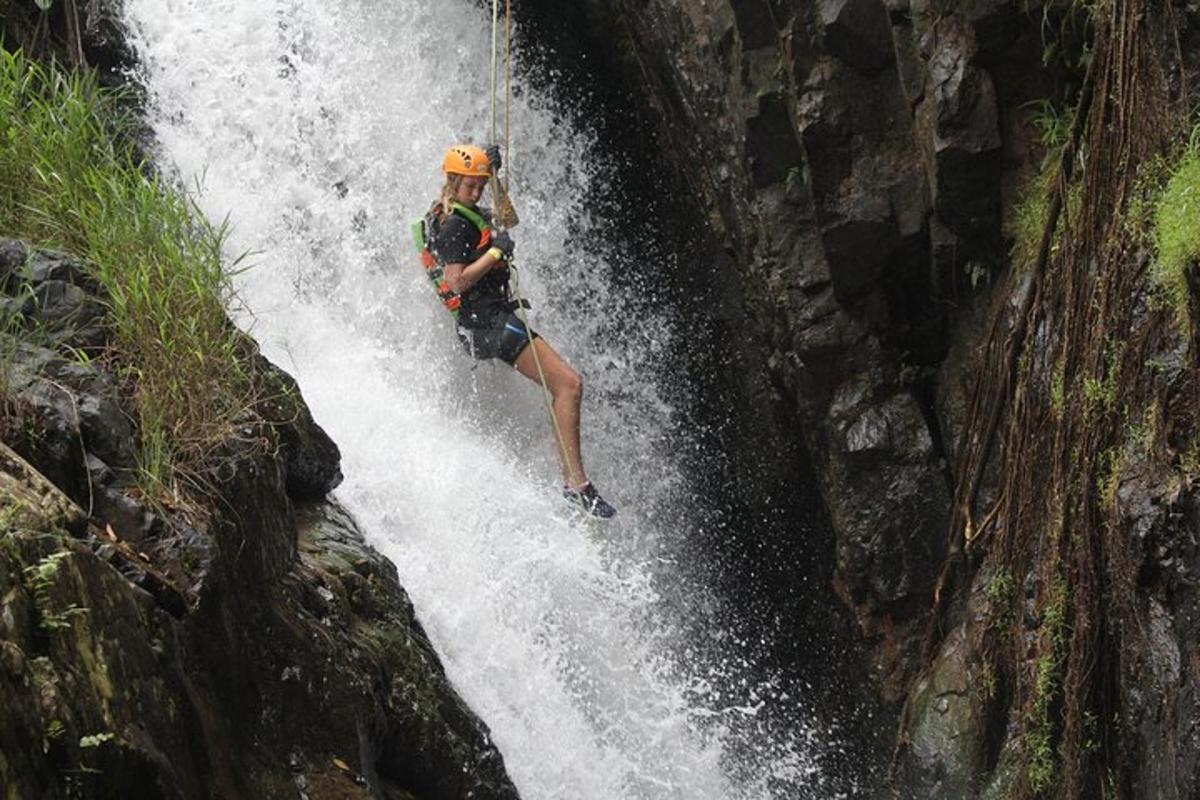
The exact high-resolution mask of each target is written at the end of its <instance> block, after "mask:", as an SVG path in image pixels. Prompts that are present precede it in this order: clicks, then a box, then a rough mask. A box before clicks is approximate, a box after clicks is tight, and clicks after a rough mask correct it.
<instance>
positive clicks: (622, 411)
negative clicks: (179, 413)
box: [125, 0, 832, 800]
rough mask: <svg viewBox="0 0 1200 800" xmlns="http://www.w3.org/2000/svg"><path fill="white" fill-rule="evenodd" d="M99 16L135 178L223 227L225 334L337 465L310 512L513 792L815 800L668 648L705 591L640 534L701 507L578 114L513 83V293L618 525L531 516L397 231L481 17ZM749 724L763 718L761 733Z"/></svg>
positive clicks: (504, 401) (535, 466)
mask: <svg viewBox="0 0 1200 800" xmlns="http://www.w3.org/2000/svg"><path fill="white" fill-rule="evenodd" d="M125 13H126V15H127V22H128V24H129V26H130V29H131V31H132V36H133V40H134V44H135V46H136V48H137V50H138V53H139V58H140V61H141V67H140V69H141V75H140V78H141V80H142V81H143V82H144V84H145V86H146V88H147V90H148V96H147V106H148V114H149V122H150V124H151V126H152V128H153V130H154V133H155V136H156V139H157V147H158V156H159V159H160V161H161V163H162V165H163V167H164V168H167V169H173V170H175V171H176V172H177V174H178V177H179V179H180V181H181V183H183V184H184V185H186V186H187V187H189V188H190V190H191V191H193V193H194V194H195V197H196V200H197V203H198V204H199V206H200V208H201V209H202V210H203V212H204V213H205V214H207V215H208V216H209V217H210V218H212V219H213V220H216V221H219V220H221V219H225V218H228V220H229V225H230V231H231V234H230V238H229V241H228V248H229V252H228V255H229V259H230V262H231V263H233V261H234V260H235V259H236V258H238V257H244V258H243V259H242V261H240V262H238V263H239V265H240V266H242V267H245V269H244V271H242V272H240V273H239V274H238V276H237V281H236V283H237V289H238V296H239V303H240V306H241V308H240V310H239V312H238V313H239V315H240V316H239V322H240V323H241V324H242V325H243V326H244V327H246V328H247V329H248V330H249V331H250V332H251V333H252V334H253V335H254V336H255V338H257V339H258V341H259V342H260V343H261V345H262V347H263V350H264V352H265V354H266V355H267V356H268V357H269V358H271V359H272V360H273V361H275V362H276V363H278V364H279V365H280V366H282V367H283V368H285V369H287V370H288V371H289V372H291V373H292V374H293V375H294V376H295V377H296V378H297V380H298V381H299V384H300V387H301V390H302V392H303V393H304V396H305V399H306V400H307V401H308V403H309V405H310V406H311V408H312V410H313V413H314V415H315V417H316V419H317V420H318V422H320V423H321V424H322V425H323V426H324V427H325V428H326V430H328V431H329V433H330V434H331V435H332V436H333V438H334V439H335V440H336V441H337V442H338V444H339V445H340V447H341V449H342V453H343V471H344V473H345V475H346V480H345V483H344V484H343V485H342V486H341V487H340V488H339V489H338V490H337V492H336V496H337V498H338V499H339V500H340V501H341V502H342V503H344V504H345V505H346V506H347V507H348V508H349V509H350V510H351V511H352V512H353V513H354V515H355V516H356V517H357V519H358V520H359V522H360V524H361V526H362V527H363V529H364V530H365V531H366V533H367V535H368V537H369V538H370V540H371V542H372V543H373V544H374V545H375V546H376V547H377V548H379V549H380V550H381V551H382V552H383V553H385V554H386V555H387V556H388V557H389V558H391V559H392V560H393V561H394V562H395V564H396V566H397V568H398V570H399V574H400V579H401V582H402V583H403V585H404V586H405V588H406V589H407V591H408V592H409V594H410V596H411V598H412V600H413V603H414V605H415V607H416V610H417V613H418V616H419V618H420V619H421V621H422V623H423V624H424V626H425V628H426V630H427V631H428V633H429V635H430V638H431V640H432V641H433V644H434V646H435V647H436V649H437V651H438V652H439V654H440V655H441V657H442V659H443V662H444V664H445V666H446V669H447V672H448V674H449V676H450V678H451V679H452V681H453V682H454V684H455V686H456V687H457V688H458V690H459V692H460V693H461V694H462V695H463V696H464V698H465V699H466V700H467V702H468V703H469V704H470V705H471V706H472V708H474V709H475V710H476V712H478V713H479V715H480V716H481V717H482V718H483V720H484V721H485V722H486V723H487V724H488V726H489V727H490V729H491V731H492V734H493V737H494V740H495V742H496V743H497V745H498V747H499V748H500V750H501V752H502V753H503V755H504V758H505V762H506V764H507V767H508V770H509V772H510V774H511V775H512V777H513V779H514V781H515V782H516V784H517V786H518V787H519V789H520V791H521V793H522V796H523V797H525V798H527V800H541V799H543V798H564V799H569V800H581V799H588V798H595V800H613V799H614V798H647V799H649V798H654V799H655V800H658V799H660V798H662V799H666V798H678V800H704V799H706V798H711V799H712V800H729V799H730V798H746V799H747V800H751V799H755V800H756V799H757V798H769V797H779V798H796V797H814V798H816V797H820V798H827V797H830V796H832V792H831V791H830V790H829V789H828V788H825V786H826V785H825V783H824V781H825V777H824V776H823V774H822V770H821V767H820V763H821V761H820V757H821V752H822V750H823V749H824V748H827V747H829V746H830V745H829V744H828V742H827V740H828V738H829V737H828V731H825V730H823V729H822V726H821V725H819V724H817V723H815V722H813V723H811V724H809V723H808V722H806V721H805V720H808V719H810V717H809V715H808V714H807V712H806V711H805V710H804V702H803V699H802V698H799V697H796V696H794V695H790V696H789V695H788V694H785V693H783V692H781V691H775V690H773V688H772V686H770V685H769V683H768V684H762V683H761V682H760V683H756V682H755V681H754V680H753V679H750V678H748V677H746V676H747V674H748V672H747V659H748V658H749V656H747V655H746V654H745V653H743V652H742V650H741V649H740V643H738V642H736V641H732V640H731V637H729V636H728V635H726V634H725V633H724V632H723V631H722V630H721V629H719V627H718V628H714V629H712V630H711V631H709V632H708V634H707V635H705V636H701V637H697V636H695V634H694V628H695V626H694V625H693V626H691V628H690V629H691V630H692V631H693V633H691V634H689V635H688V636H684V635H683V634H682V630H683V629H684V627H685V626H683V625H681V621H682V620H683V619H685V618H686V617H688V616H690V615H694V614H698V613H700V611H701V610H702V609H703V610H704V613H711V606H712V605H713V604H715V603H717V602H718V601H717V600H716V599H714V598H711V597H707V596H705V595H704V594H703V593H699V594H697V593H689V596H688V597H676V596H672V597H670V598H669V599H668V597H667V595H669V594H671V593H670V592H668V591H667V590H666V587H670V586H671V583H672V570H673V569H674V565H673V561H672V552H671V547H670V543H671V542H679V541H684V540H686V539H687V536H688V532H689V531H690V530H692V529H694V528H695V526H697V525H700V524H702V520H701V519H698V517H699V516H700V515H699V513H698V512H696V511H693V509H695V508H702V506H703V504H702V503H700V502H694V495H695V494H696V492H697V489H696V488H695V487H694V486H691V485H689V479H688V478H687V477H686V476H685V473H684V471H683V470H682V469H681V465H680V462H681V457H680V451H681V449H682V448H684V447H686V446H687V445H688V444H689V442H690V441H691V440H689V438H688V432H687V431H686V430H684V429H683V426H681V425H680V423H679V420H678V414H677V412H676V411H675V410H674V409H673V408H672V407H671V404H670V402H669V401H668V400H667V399H666V396H667V393H666V392H664V391H663V387H664V385H665V384H664V381H669V380H671V378H672V375H671V373H670V368H669V365H670V354H671V348H672V344H673V342H674V341H675V339H676V337H677V336H678V335H679V332H678V331H676V330H675V327H674V325H673V323H672V320H671V318H670V315H669V314H665V313H663V314H656V313H655V312H654V311H653V309H649V310H647V309H645V308H644V307H643V306H640V305H639V304H638V301H637V298H636V297H628V296H621V294H620V293H618V292H615V291H613V290H611V289H609V288H608V287H609V286H610V285H611V282H610V281H609V270H611V269H615V268H617V267H616V265H617V264H619V262H620V258H621V252H620V249H619V246H610V245H606V244H605V243H603V242H598V241H594V240H593V237H590V236H589V233H590V232H591V231H592V230H593V229H594V227H595V222H594V220H593V219H592V211H591V210H590V208H589V202H588V199H589V193H590V192H591V191H593V190H594V189H595V187H596V185H597V184H596V182H597V181H599V180H601V179H602V178H601V177H600V176H601V175H602V174H603V172H604V170H603V169H600V168H599V167H600V166H601V165H602V162H603V159H604V156H603V154H602V152H601V148H598V146H597V144H598V143H597V142H596V141H594V138H593V137H592V136H590V134H589V131H588V129H587V127H586V121H584V120H578V119H575V118H574V117H573V115H572V113H571V109H569V108H566V109H564V108H561V107H558V106H557V105H556V104H555V103H554V102H552V101H551V100H550V99H548V98H545V97H541V96H538V95H537V93H536V92H533V91H530V90H526V89H524V87H523V86H522V85H521V83H520V80H519V76H518V84H517V92H516V99H515V102H514V107H513V108H512V137H511V138H512V141H511V158H510V164H511V167H512V170H511V175H512V180H513V184H512V192H513V196H514V198H515V202H516V205H517V208H518V211H519V212H520V215H521V219H522V222H521V224H520V226H519V227H518V228H516V229H515V230H514V238H515V239H516V241H517V250H516V255H517V259H518V263H519V264H520V265H522V267H523V268H522V270H521V290H522V292H523V293H524V294H525V295H526V296H527V297H528V298H530V300H531V301H532V303H533V308H534V313H533V324H534V327H535V328H536V329H538V330H539V331H540V332H542V333H543V334H544V335H545V336H546V338H547V340H548V341H549V342H550V343H552V344H553V345H554V346H555V347H556V348H557V349H558V350H559V352H561V353H562V354H564V356H566V358H567V359H568V360H569V361H571V362H572V363H573V364H574V365H575V366H576V367H577V368H578V369H579V370H580V372H581V373H582V374H583V375H584V379H585V385H586V394H585V402H584V411H583V448H584V456H585V459H586V463H587V465H588V469H589V472H590V473H591V475H592V477H593V479H594V480H595V482H596V484H597V485H598V486H599V487H600V489H601V490H602V491H603V492H604V493H605V494H606V496H608V497H609V498H610V499H611V500H612V501H613V502H614V503H615V504H617V505H618V507H619V508H620V517H619V518H618V520H617V521H616V522H614V523H613V524H610V525H601V524H597V523H591V522H586V521H582V520H578V519H576V518H575V517H574V516H573V514H572V510H571V509H570V508H569V507H568V506H567V505H566V504H565V503H564V502H563V501H562V499H561V498H560V497H558V493H557V486H558V485H559V482H560V478H559V472H558V467H557V461H556V458H555V455H554V452H555V451H554V442H553V439H552V434H551V432H550V428H549V425H548V423H547V419H546V415H545V409H544V407H543V405H542V403H541V400H540V398H539V396H538V390H537V388H536V387H535V386H534V385H533V384H531V383H530V382H528V381H526V380H525V379H523V378H521V377H520V376H519V375H517V374H515V373H514V372H512V371H511V370H509V369H508V368H507V367H505V366H504V365H502V364H499V365H497V364H493V363H490V362H488V363H481V364H479V365H475V364H473V363H472V362H471V360H470V359H469V358H468V357H466V356H465V354H464V353H463V352H462V351H461V348H460V346H459V344H458V342H457V339H456V337H455V334H454V331H453V327H452V325H451V319H450V317H449V315H447V314H446V313H445V312H444V310H442V309H441V307H440V305H439V304H438V302H437V299H436V297H435V296H434V294H433V292H432V290H431V288H430V286H429V285H428V283H427V280H426V278H425V277H424V275H423V273H422V271H421V270H420V268H419V265H418V262H417V259H416V254H415V252H414V248H413V243H412V241H411V238H410V236H409V233H408V224H409V222H410V221H411V220H413V219H415V218H417V217H419V216H420V215H421V214H422V213H423V212H424V211H425V210H426V209H427V208H428V206H429V204H430V202H431V201H432V199H433V198H434V197H435V196H436V194H437V191H438V189H439V187H440V183H441V176H440V174H439V171H438V167H439V165H440V161H441V157H442V154H443V152H444V150H445V148H446V146H447V145H449V144H450V143H453V142H456V141H464V140H466V141H475V142H477V143H482V142H483V141H484V140H485V139H486V138H487V137H488V135H489V133H488V130H489V124H490V106H489V101H488V86H489V82H490V65H489V62H490V52H491V39H490V36H491V30H490V18H489V15H488V14H487V13H486V11H485V10H484V9H482V8H480V7H478V6H476V5H475V4H474V3H472V2H468V0H443V2H440V3H422V2H419V1H418V0H393V1H392V2H387V3H384V2H370V1H369V0H345V1H344V2H341V3H328V2H320V0H261V1H260V2H245V0H206V1H205V2H200V0H127V2H126V12H125ZM630 309H637V313H634V314H631V313H630ZM769 707H787V708H788V709H790V711H791V712H792V713H788V714H784V715H782V716H783V717H785V718H787V719H789V720H791V722H790V723H789V724H788V725H787V726H785V727H784V728H781V727H780V726H778V725H767V724H765V723H763V722H762V721H761V720H760V713H761V712H762V711H763V709H764V708H769ZM776 718H779V716H778V715H777V717H776Z"/></svg>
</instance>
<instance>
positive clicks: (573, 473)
mask: <svg viewBox="0 0 1200 800" xmlns="http://www.w3.org/2000/svg"><path fill="white" fill-rule="evenodd" d="M534 347H536V348H537V357H538V360H540V361H541V364H542V372H543V373H545V376H546V388H548V389H549V390H550V397H551V398H552V401H553V402H552V403H551V405H552V407H553V409H554V418H555V419H556V420H557V421H558V429H559V431H560V432H561V433H562V438H563V441H562V449H565V450H566V452H565V453H564V452H560V453H559V458H560V459H565V463H564V464H563V474H564V475H565V476H566V480H567V483H568V484H570V485H571V486H582V485H583V484H585V483H587V473H585V472H584V471H583V458H582V457H581V456H580V453H579V405H580V401H581V400H582V399H583V379H582V378H580V377H579V373H578V372H576V371H575V369H574V368H573V367H572V366H571V365H570V364H568V363H567V362H566V360H565V359H564V358H563V357H562V356H560V355H559V354H558V353H556V352H555V351H554V348H553V347H551V346H550V345H548V344H546V340H545V339H542V338H541V337H538V338H536V339H534V340H533V347H526V348H525V349H524V350H522V351H521V355H519V356H517V361H516V363H515V364H514V365H513V366H515V367H516V368H517V371H518V372H520V373H521V374H522V375H524V376H525V377H526V378H529V379H530V380H531V381H533V382H534V383H536V384H538V385H539V387H540V386H541V378H540V377H539V376H538V369H537V361H535V360H534V356H533V348H534Z"/></svg>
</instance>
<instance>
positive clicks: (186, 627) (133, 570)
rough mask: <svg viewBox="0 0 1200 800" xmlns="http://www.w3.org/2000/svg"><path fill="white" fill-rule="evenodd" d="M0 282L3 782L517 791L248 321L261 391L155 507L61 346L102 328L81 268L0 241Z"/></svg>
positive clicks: (197, 792)
mask: <svg viewBox="0 0 1200 800" xmlns="http://www.w3.org/2000/svg"><path fill="white" fill-rule="evenodd" d="M0 290H2V292H3V293H2V294H0V313H3V314H4V323H5V325H4V328H3V333H0V348H2V351H3V359H0V367H2V372H0V374H2V377H3V380H2V381H0V400H2V405H0V422H2V424H3V430H4V442H5V443H6V444H4V445H0V711H2V712H3V718H4V720H5V724H4V725H3V726H0V786H3V787H4V788H5V789H6V790H8V791H9V792H10V793H12V792H16V796H21V797H60V796H62V797H65V796H87V797H135V796H136V797H146V798H160V797H161V798H206V797H211V796H220V797H230V798H234V797H291V796H304V797H309V798H313V799H314V800H316V799H317V798H329V799H331V800H332V798H347V797H362V798H371V797H387V798H404V797H422V798H448V799H454V800H457V799H458V798H467V797H471V798H497V800H515V798H516V797H517V793H516V790H515V788H514V787H513V785H512V784H511V782H510V781H509V780H508V778H507V776H506V774H505V771H504V766H503V763H502V761H501V759H500V755H499V753H498V752H497V751H496V749H495V747H494V746H493V745H492V744H491V742H490V738H489V734H488V731H487V729H486V727H485V726H484V725H483V724H482V722H480V721H479V719H478V718H477V717H475V715H474V714H473V713H472V712H471V711H470V709H468V708H467V707H466V706H465V704H464V703H463V701H462V700H461V699H460V698H459V697H458V695H457V694H456V693H455V692H454V690H453V688H452V687H451V686H450V684H449V682H448V681H447V679H446V677H445V675H444V673H443V671H442V668H441V666H440V664H439V662H438V658H437V656H436V654H435V653H434V652H433V650H432V648H431V647H430V645H429V643H428V641H427V639H426V638H425V634H424V632H423V631H422V630H421V626H420V624H419V623H418V622H417V620H416V618H415V616H414V614H413V610H412V604H411V603H410V602H409V600H408V598H407V596H406V595H405V593H404V590H403V589H402V588H401V587H400V585H399V584H398V582H397V579H396V571H395V568H394V567H393V566H392V565H391V564H390V563H389V562H388V561H387V560H386V559H384V558H383V557H382V556H380V555H379V554H378V553H376V552H375V551H373V550H372V549H371V548H370V547H368V546H367V545H366V544H365V542H364V540H363V537H362V534H361V533H360V532H359V531H358V530H357V528H356V527H355V524H354V521H353V519H351V518H350V517H349V515H347V514H346V513H345V512H344V511H343V510H341V509H340V508H338V507H337V506H336V505H332V504H330V503H328V502H326V499H325V498H326V495H327V494H328V492H329V491H330V490H331V489H332V488H333V487H334V486H336V485H337V483H338V482H340V480H341V472H340V456H339V454H338V450H337V447H336V445H335V444H334V443H333V442H332V441H331V440H330V439H329V437H328V436H327V435H326V434H325V432H324V431H323V430H321V428H320V426H319V425H317V424H316V422H315V421H314V420H313V419H312V415H311V414H310V413H309V411H308V409H307V407H306V406H305V405H304V402H303V399H302V398H301V397H300V394H299V390H298V388H297V387H296V385H295V382H294V381H293V380H292V379H291V377H290V376H288V375H286V373H284V372H282V371H281V370H279V369H278V368H277V367H275V366H274V365H272V364H270V363H269V362H267V361H266V360H265V359H263V358H262V357H261V356H258V355H257V352H256V348H255V347H254V345H253V342H251V341H247V342H245V347H246V351H247V355H248V357H250V358H252V359H253V360H254V366H255V369H256V371H257V373H258V380H259V382H260V385H261V386H263V387H266V388H267V390H268V391H267V392H266V394H267V396H268V397H270V398H271V400H270V402H268V403H266V404H264V406H263V407H262V408H260V409H258V410H259V413H260V418H258V419H256V420H254V421H253V422H247V423H246V426H247V427H246V429H245V430H242V431H239V432H238V439H237V440H236V441H234V442H230V443H229V444H228V445H227V446H226V447H225V448H224V450H223V451H222V457H221V458H220V459H219V462H218V463H217V465H216V466H215V468H214V469H213V471H212V474H211V475H210V476H209V482H210V483H209V491H210V495H209V496H207V497H204V498H193V500H192V502H191V507H190V508H189V509H188V511H187V513H186V514H185V513H181V512H177V511H173V510H171V509H169V508H168V509H163V508H151V507H149V506H148V505H147V504H146V502H145V501H144V495H142V493H141V492H140V491H139V490H138V488H137V486H136V474H137V468H138V450H137V425H136V419H135V417H134V415H133V414H132V413H131V410H130V408H129V407H128V405H127V403H126V402H125V401H124V399H123V397H122V395H121V392H120V391H119V386H118V381H117V380H116V379H114V377H113V376H111V375H109V374H108V373H106V372H104V371H103V369H102V368H101V365H102V364H103V363H104V362H103V361H102V360H89V359H76V358H72V357H71V354H72V353H76V354H78V353H89V352H90V353H93V354H94V353H97V352H99V348H101V347H103V345H104V344H105V342H106V319H105V315H104V306H103V298H102V297H101V296H100V294H99V288H98V287H97V286H96V284H95V283H94V281H92V280H91V279H90V276H89V273H88V271H87V269H86V268H85V267H84V266H83V265H82V264H81V263H80V262H79V261H78V260H76V259H73V258H71V257H70V256H68V255H65V254H60V253H48V252H42V251H31V250H29V249H28V248H27V247H26V246H24V245H23V244H21V243H20V242H15V241H0ZM31 297H33V298H38V302H36V303H34V304H33V305H29V304H28V303H27V302H26V301H27V300H28V298H31ZM254 441H267V442H275V443H276V445H277V446H276V447H271V448H262V447H250V446H247V445H245V444H244V443H245V442H254ZM239 442H241V443H239ZM9 445H11V447H10V446H9Z"/></svg>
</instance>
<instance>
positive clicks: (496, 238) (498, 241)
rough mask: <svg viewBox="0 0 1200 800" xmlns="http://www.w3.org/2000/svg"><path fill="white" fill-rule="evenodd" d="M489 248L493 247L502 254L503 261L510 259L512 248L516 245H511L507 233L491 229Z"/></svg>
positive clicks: (511, 241)
mask: <svg viewBox="0 0 1200 800" xmlns="http://www.w3.org/2000/svg"><path fill="white" fill-rule="evenodd" d="M491 246H492V247H495V248H496V249H498V250H499V251H500V252H501V253H503V254H504V260H505V261H509V260H511V259H512V254H513V248H514V247H516V245H515V244H514V243H513V240H512V237H511V236H509V235H508V231H498V230H496V229H495V228H493V229H492V245H491Z"/></svg>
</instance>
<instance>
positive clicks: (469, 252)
mask: <svg viewBox="0 0 1200 800" xmlns="http://www.w3.org/2000/svg"><path fill="white" fill-rule="evenodd" d="M476 211H477V212H478V213H479V215H480V216H481V217H483V219H484V221H485V222H486V223H487V224H488V225H491V223H492V217H491V214H490V213H489V212H488V211H487V209H476ZM480 238H481V236H480V233H479V228H476V227H475V223H473V222H471V221H470V220H469V219H467V218H466V217H464V216H463V215H461V214H450V215H449V216H448V217H446V219H445V220H444V221H443V222H442V223H441V225H440V226H439V227H438V230H437V233H436V235H435V236H434V239H433V243H432V244H430V246H429V249H430V251H431V252H432V253H433V255H434V257H436V258H437V260H438V262H439V263H441V264H443V265H445V264H471V263H474V262H475V261H476V260H477V259H478V258H480V257H481V256H482V255H483V254H484V252H485V251H486V250H487V248H486V247H480V246H479V240H480ZM507 303H508V269H507V268H505V267H503V266H499V267H493V268H492V269H491V270H490V271H489V272H488V273H487V274H486V275H484V276H483V277H482V278H480V279H479V280H478V281H477V282H476V283H475V285H474V286H472V287H471V288H470V289H468V290H467V291H466V292H464V293H463V294H462V306H461V308H460V309H459V317H458V318H459V322H460V324H463V325H465V326H466V327H483V326H486V325H488V324H490V323H491V318H492V317H493V316H494V315H495V314H496V313H497V312H498V311H501V310H505V309H504V307H505V306H506V304H507Z"/></svg>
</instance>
